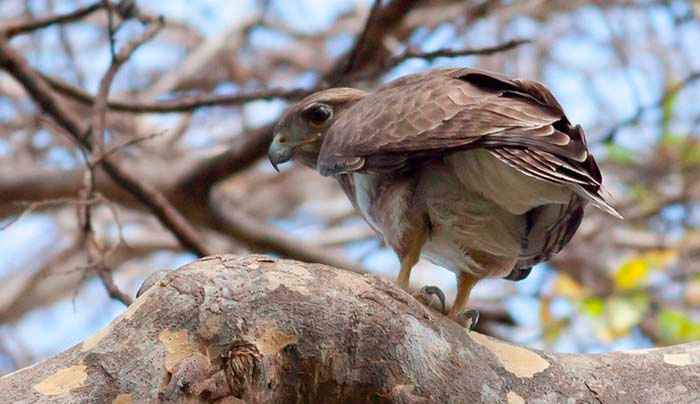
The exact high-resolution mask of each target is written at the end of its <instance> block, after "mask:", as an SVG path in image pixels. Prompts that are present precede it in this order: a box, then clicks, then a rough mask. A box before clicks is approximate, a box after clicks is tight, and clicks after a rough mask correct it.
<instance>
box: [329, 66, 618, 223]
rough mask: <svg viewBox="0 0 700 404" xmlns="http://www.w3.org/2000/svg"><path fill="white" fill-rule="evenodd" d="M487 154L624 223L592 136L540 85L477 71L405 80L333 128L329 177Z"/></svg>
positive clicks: (340, 119)
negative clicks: (562, 187) (590, 145)
mask: <svg viewBox="0 0 700 404" xmlns="http://www.w3.org/2000/svg"><path fill="white" fill-rule="evenodd" d="M469 148H485V149H487V150H489V151H490V152H491V153H492V154H493V155H494V156H496V157H497V158H499V159H500V160H501V161H504V162H505V163H506V164H508V165H509V166H511V167H513V168H515V169H516V170H519V171H520V172H522V173H524V174H526V175H529V176H532V177H534V178H538V179H541V180H543V181H549V182H554V183H557V184H566V185H568V186H570V187H571V188H572V189H574V190H575V191H576V192H577V193H578V194H580V195H582V196H584V197H585V198H586V199H590V200H592V201H593V203H594V204H595V205H596V206H598V207H600V208H602V209H603V210H605V211H607V212H610V213H611V214H613V215H615V216H619V214H618V213H617V212H615V210H614V209H613V208H612V206H610V205H609V204H608V203H607V202H605V199H604V198H603V196H602V194H601V182H602V178H601V175H600V170H599V169H598V166H597V164H596V162H595V160H594V159H593V156H592V155H591V154H590V153H589V152H588V149H587V145H586V139H585V133H584V132H583V129H582V128H581V127H580V126H573V125H572V124H571V123H570V122H569V120H568V118H567V117H566V115H565V114H564V112H563V110H562V108H561V105H559V103H558V102H557V100H556V99H555V98H554V96H553V95H552V94H551V93H550V92H549V91H548V90H547V89H546V88H545V87H544V86H543V85H542V84H540V83H537V82H533V81H528V80H517V79H515V80H514V79H510V78H508V77H505V76H502V75H499V74H495V73H489V72H485V71H481V70H473V69H445V70H437V71H432V72H429V73H427V74H419V75H411V76H406V77H404V78H401V79H398V80H396V81H394V82H392V83H389V84H388V85H386V86H384V87H382V88H380V89H379V90H377V91H376V92H374V93H372V94H370V95H368V96H366V97H364V98H362V99H361V100H360V101H358V102H357V103H355V104H354V105H353V106H352V107H350V108H349V109H348V110H346V111H344V112H343V113H342V114H340V115H339V116H338V117H337V118H336V121H335V123H334V124H333V125H332V126H331V128H329V130H328V131H327V133H326V136H325V138H324V141H323V145H322V147H321V152H320V155H319V160H318V169H319V172H320V173H321V174H323V175H338V174H341V173H349V172H354V171H364V172H373V171H379V172H386V171H401V170H403V169H406V168H408V167H410V166H411V165H412V164H416V163H418V162H420V161H423V160H425V159H430V158H441V157H444V156H445V155H447V154H449V153H452V152H455V151H459V150H465V149H469Z"/></svg>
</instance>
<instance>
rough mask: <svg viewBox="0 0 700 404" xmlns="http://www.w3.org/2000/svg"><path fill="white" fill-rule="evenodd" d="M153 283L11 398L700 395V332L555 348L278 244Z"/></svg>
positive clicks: (546, 399) (654, 399)
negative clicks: (459, 319)
mask: <svg viewBox="0 0 700 404" xmlns="http://www.w3.org/2000/svg"><path fill="white" fill-rule="evenodd" d="M159 276H162V275H159ZM147 282H148V281H147ZM148 283H150V284H152V286H151V287H150V289H147V290H146V292H145V293H144V294H142V295H141V297H139V299H138V300H136V302H135V303H134V304H133V305H131V307H130V308H129V309H128V310H127V311H126V313H124V314H123V315H122V316H120V317H119V318H117V319H116V320H114V321H113V322H112V324H110V325H109V326H107V327H106V328H105V329H103V330H102V331H100V332H98V333H97V334H96V335H94V336H92V337H90V338H88V339H87V340H85V341H84V342H83V343H82V344H79V345H77V346H75V347H73V348H71V349H69V350H68V351H65V352H63V353H61V354H59V355H57V356H56V357H54V358H52V359H49V360H47V361H44V362H42V363H40V364H38V365H34V366H30V367H28V368H25V369H22V370H20V371H17V372H15V373H12V374H10V375H8V376H5V377H3V378H1V379H0V389H1V390H2V391H3V396H4V397H5V398H6V399H7V400H8V401H9V402H29V401H31V402H38V401H41V402H47V401H52V402H201V401H206V402H213V401H216V400H222V401H218V402H230V403H240V402H247V403H262V402H368V401H369V402H380V403H436V402H468V403H510V404H512V403H525V402H538V403H543V404H547V403H562V402H598V403H604V402H615V403H620V402H625V403H633V402H634V403H642V404H643V403H671V402H673V403H693V402H697V400H698V399H700V393H699V392H700V381H699V380H698V378H697V374H698V372H700V343H691V344H685V345H678V346H674V347H667V348H661V349H652V350H644V351H631V352H613V353H607V354H596V355H571V354H555V353H547V352H541V351H536V350H531V349H527V348H524V347H520V346H515V345H511V344H508V343H505V342H502V341H499V340H496V339H493V338H490V337H487V336H484V335H481V334H478V333H476V332H467V331H466V330H464V329H463V328H461V327H460V326H458V325H457V324H456V323H454V322H453V321H451V320H449V319H447V318H446V317H445V316H443V315H442V314H437V313H435V312H433V311H430V310H429V309H427V308H425V307H424V306H422V305H421V304H419V303H418V302H417V301H415V300H414V299H413V298H412V297H411V296H410V295H409V294H407V293H406V292H404V291H403V290H401V289H399V288H398V287H396V286H395V285H393V284H391V283H389V282H387V281H384V280H381V279H379V278H376V277H373V276H362V275H357V274H352V273H349V272H347V271H342V270H339V269H334V268H331V267H325V266H321V265H311V264H303V263H299V262H294V261H281V260H280V261H278V260H274V259H270V258H269V257H264V256H247V257H235V256H217V257H209V258H206V259H202V260H200V261H197V262H195V263H192V264H190V265H187V266H185V267H183V268H181V269H179V270H177V271H175V272H171V273H169V274H167V275H166V276H165V277H164V278H159V279H158V280H156V281H155V282H148ZM621 386H624V388H621ZM241 400H242V401H241Z"/></svg>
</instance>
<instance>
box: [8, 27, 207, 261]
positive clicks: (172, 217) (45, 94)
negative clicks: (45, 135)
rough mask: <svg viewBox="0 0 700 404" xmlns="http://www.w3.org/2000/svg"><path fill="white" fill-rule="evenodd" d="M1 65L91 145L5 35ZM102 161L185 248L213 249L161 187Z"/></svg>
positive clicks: (199, 251)
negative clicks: (161, 191)
mask: <svg viewBox="0 0 700 404" xmlns="http://www.w3.org/2000/svg"><path fill="white" fill-rule="evenodd" d="M0 66H1V67H2V68H3V69H5V70H7V72H8V73H10V74H11V75H12V76H13V77H14V78H15V79H16V80H17V81H18V82H20V83H21V84H22V86H23V87H24V88H25V90H26V91H27V93H28V94H29V95H30V96H31V97H32V98H33V99H34V101H35V102H36V103H37V104H38V105H39V106H40V107H41V108H42V109H43V110H44V111H45V112H46V113H48V114H49V115H50V116H51V117H52V118H53V119H54V120H55V121H56V122H57V123H58V124H59V125H60V126H61V127H62V128H63V129H65V130H66V131H67V132H68V133H69V134H70V135H71V136H72V137H73V139H75V140H76V141H77V142H78V143H80V144H81V145H82V146H83V147H85V148H86V149H89V148H90V144H89V143H88V142H87V141H86V139H85V138H84V134H85V129H84V128H83V127H82V125H81V124H80V119H78V118H77V117H76V116H74V115H73V114H72V113H71V112H69V111H68V110H67V109H66V108H65V107H64V106H63V105H62V104H61V102H60V101H59V100H58V99H57V98H56V96H55V95H54V94H53V93H52V92H51V89H50V88H49V87H48V86H46V84H45V83H44V81H43V80H42V79H41V78H40V77H38V76H37V75H36V74H35V73H34V72H33V71H32V69H31V68H30V67H29V65H28V64H27V62H26V60H24V58H22V57H21V56H20V55H19V54H17V53H16V52H15V51H14V49H12V48H11V47H10V46H9V44H8V43H7V41H6V40H5V39H4V38H2V37H0ZM102 164H103V167H104V170H105V171H106V172H107V173H108V174H109V175H110V177H111V178H112V179H113V180H114V181H115V182H116V183H118V184H119V185H120V186H122V187H123V188H124V189H126V190H128V191H129V193H131V194H133V195H134V197H135V198H136V199H138V200H139V201H141V202H142V203H144V204H145V205H146V206H148V207H149V209H150V210H151V212H153V213H154V214H155V215H156V217H158V219H159V220H160V222H161V223H162V224H163V225H164V226H165V227H166V228H168V229H169V230H170V231H171V232H172V233H173V234H174V235H175V236H176V237H177V239H178V240H179V241H180V242H181V243H182V245H183V246H185V248H187V249H189V250H191V251H193V252H195V253H196V254H197V255H199V256H204V255H209V254H210V253H211V251H209V249H208V247H207V246H206V245H205V244H204V243H203V242H202V240H201V239H200V238H199V236H198V235H197V232H196V231H195V229H194V228H193V227H192V226H191V225H190V224H189V222H188V221H187V220H186V219H185V218H184V217H183V216H182V215H181V214H180V213H179V212H178V211H177V210H176V209H175V208H174V207H173V206H172V205H171V204H170V202H168V200H167V199H166V198H165V197H164V196H163V195H162V194H161V193H160V192H159V191H158V190H157V189H155V188H153V187H151V186H150V185H148V184H146V183H144V182H143V181H140V180H139V179H138V178H136V177H135V176H133V175H132V174H130V173H129V172H127V171H126V170H125V169H124V168H123V167H121V165H119V164H118V163H117V161H116V160H114V159H113V158H112V157H106V158H104V161H103V163H102Z"/></svg>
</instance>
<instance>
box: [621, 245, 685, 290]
mask: <svg viewBox="0 0 700 404" xmlns="http://www.w3.org/2000/svg"><path fill="white" fill-rule="evenodd" d="M677 257H678V252H677V251H676V250H671V249H667V250H652V251H648V252H646V253H644V254H640V255H638V256H636V257H634V258H631V259H629V260H627V261H625V262H624V263H623V264H622V265H621V266H620V268H618V270H617V272H616V273H615V285H616V286H617V287H618V289H623V290H629V289H637V288H639V287H640V286H642V285H643V284H644V282H645V281H646V280H647V278H648V276H649V272H650V271H651V270H652V269H655V268H663V267H665V266H667V265H669V264H671V263H673V262H674V261H675V260H676V258H677Z"/></svg>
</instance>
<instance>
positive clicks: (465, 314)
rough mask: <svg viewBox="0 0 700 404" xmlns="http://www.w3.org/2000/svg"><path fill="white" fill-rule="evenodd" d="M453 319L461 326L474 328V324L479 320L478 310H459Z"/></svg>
mask: <svg viewBox="0 0 700 404" xmlns="http://www.w3.org/2000/svg"><path fill="white" fill-rule="evenodd" d="M454 320H455V321H456V322H457V323H458V324H460V325H461V326H463V327H465V328H467V329H469V330H474V329H475V328H476V324H477V323H478V322H479V311H478V310H474V309H469V310H464V311H461V312H459V313H457V316H456V318H455V319H454Z"/></svg>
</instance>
